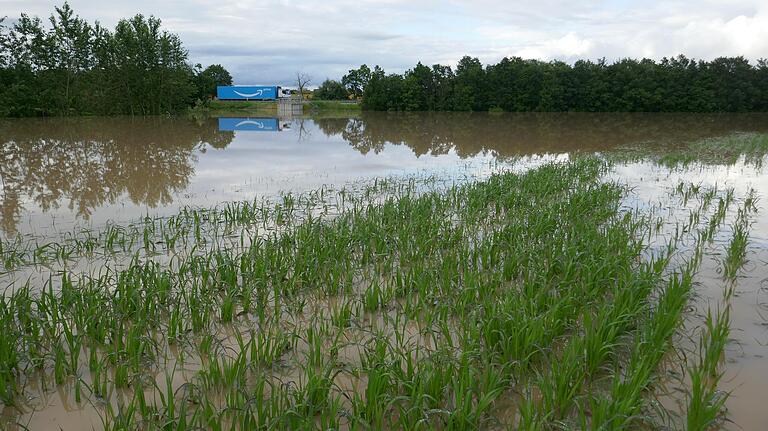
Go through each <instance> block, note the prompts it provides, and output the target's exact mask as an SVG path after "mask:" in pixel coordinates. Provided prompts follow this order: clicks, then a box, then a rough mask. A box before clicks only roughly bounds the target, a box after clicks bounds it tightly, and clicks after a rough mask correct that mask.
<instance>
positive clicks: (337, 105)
mask: <svg viewBox="0 0 768 431" xmlns="http://www.w3.org/2000/svg"><path fill="white" fill-rule="evenodd" d="M307 108H308V109H307V112H360V111H361V108H360V103H357V102H352V101H341V100H310V101H308V102H307Z"/></svg>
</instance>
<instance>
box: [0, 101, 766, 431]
mask: <svg viewBox="0 0 768 431" xmlns="http://www.w3.org/2000/svg"><path fill="white" fill-rule="evenodd" d="M238 115H241V114H238ZM0 142H2V147H1V150H0V151H1V152H2V154H0V161H1V163H0V177H1V178H2V182H1V183H0V187H1V188H2V190H1V192H2V193H0V209H1V211H0V224H1V227H2V234H0V283H2V287H3V289H4V293H3V295H2V297H1V298H0V325H2V326H1V327H0V389H2V391H0V401H1V402H2V407H3V414H2V417H0V427H2V428H7V429H12V430H23V429H33V430H35V429H51V428H60V429H63V430H79V429H107V430H118V429H121V430H122V429H147V430H150V429H173V430H184V429H227V430H230V429H243V430H245V429H371V430H375V429H404V430H419V429H444V430H465V429H494V430H495V429H531V430H533V429H561V428H565V429H593V430H599V429H600V430H602V429H690V430H705V429H748V430H751V429H764V428H766V427H768V411H765V409H764V408H762V407H763V404H764V403H763V402H762V394H763V393H764V392H765V390H766V389H768V359H766V358H765V356H766V355H767V354H768V299H767V298H766V294H768V292H767V291H766V289H767V288H768V268H766V263H767V262H768V221H765V220H766V219H765V217H764V215H763V213H764V212H765V199H766V196H765V193H766V191H767V190H768V176H766V175H765V169H764V162H765V158H766V155H768V115H761V114H720V115H688V114H685V115H684V114H499V115H490V114H381V113H378V114H373V113H363V114H360V115H356V116H353V117H347V116H333V115H323V116H318V117H312V118H309V117H308V118H267V117H257V116H254V117H230V118H206V119H200V120H191V119H179V118H159V117H158V118H109V119H104V118H85V119H27V120H3V121H0Z"/></svg>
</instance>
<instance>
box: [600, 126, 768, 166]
mask: <svg viewBox="0 0 768 431" xmlns="http://www.w3.org/2000/svg"><path fill="white" fill-rule="evenodd" d="M766 155H768V133H734V134H731V135H727V136H721V137H713V138H706V139H700V140H696V141H693V142H688V143H679V144H676V145H668V144H665V145H659V144H658V143H641V144H637V145H633V146H631V147H626V148H622V149H619V150H617V151H615V152H613V153H610V154H608V155H607V156H608V157H609V158H611V159H613V160H623V161H628V160H652V161H654V162H655V163H658V164H660V165H663V166H666V167H670V168H677V167H686V166H688V165H690V164H692V163H701V164H708V165H714V164H719V165H733V164H735V163H736V162H738V161H739V160H740V159H742V160H744V162H745V163H747V164H749V165H753V166H756V167H761V166H762V164H763V162H764V159H765V156H766Z"/></svg>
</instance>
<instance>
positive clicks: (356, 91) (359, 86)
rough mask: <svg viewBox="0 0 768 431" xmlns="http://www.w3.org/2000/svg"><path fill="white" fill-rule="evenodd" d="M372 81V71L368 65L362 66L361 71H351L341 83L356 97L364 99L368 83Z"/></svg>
mask: <svg viewBox="0 0 768 431" xmlns="http://www.w3.org/2000/svg"><path fill="white" fill-rule="evenodd" d="M370 80H371V69H370V68H369V67H368V66H367V65H365V64H364V65H362V66H360V68H359V69H351V70H350V71H349V72H348V73H347V74H346V75H344V77H342V78H341V83H342V84H343V85H344V86H345V87H346V88H347V90H349V92H350V93H352V94H353V95H354V96H355V97H363V92H364V91H365V87H366V86H367V85H368V82H370Z"/></svg>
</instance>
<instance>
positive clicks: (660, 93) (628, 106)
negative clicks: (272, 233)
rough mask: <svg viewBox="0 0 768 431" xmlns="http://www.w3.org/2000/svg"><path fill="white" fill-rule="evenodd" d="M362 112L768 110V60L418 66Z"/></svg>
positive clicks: (387, 78)
mask: <svg viewBox="0 0 768 431" xmlns="http://www.w3.org/2000/svg"><path fill="white" fill-rule="evenodd" d="M363 108H364V109H367V110H383V111H449V110H455V111H485V110H489V109H502V110H505V111H515V112H525V111H584V112H743V111H768V62H766V60H759V61H758V62H757V63H756V65H752V64H750V63H749V61H747V60H746V59H745V58H744V57H722V58H717V59H714V60H712V61H709V62H707V61H695V60H691V59H688V58H686V57H685V56H682V55H681V56H678V57H675V58H664V59H662V60H661V61H659V62H656V61H653V60H650V59H642V60H634V59H621V60H619V61H616V62H614V63H612V64H608V63H607V62H606V61H605V59H600V60H597V61H591V60H579V61H576V62H575V63H574V64H573V65H569V64H566V63H564V62H561V61H551V62H542V61H537V60H524V59H522V58H519V57H512V58H504V59H502V60H501V61H499V62H498V63H496V64H491V65H488V66H483V65H482V64H481V63H480V60H478V59H477V58H472V57H464V58H462V59H461V60H460V61H459V64H458V65H457V67H456V71H455V72H453V71H452V70H451V68H450V67H447V66H440V65H435V66H432V68H429V67H426V66H424V65H422V64H421V63H418V64H417V65H416V66H415V67H414V68H413V69H410V70H408V71H406V72H405V73H404V74H402V75H397V74H390V75H385V74H384V73H383V71H381V70H380V69H379V71H378V72H374V73H372V75H371V79H370V80H369V82H368V85H366V86H365V87H364V89H363Z"/></svg>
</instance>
